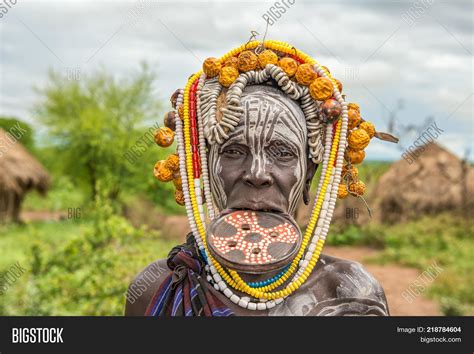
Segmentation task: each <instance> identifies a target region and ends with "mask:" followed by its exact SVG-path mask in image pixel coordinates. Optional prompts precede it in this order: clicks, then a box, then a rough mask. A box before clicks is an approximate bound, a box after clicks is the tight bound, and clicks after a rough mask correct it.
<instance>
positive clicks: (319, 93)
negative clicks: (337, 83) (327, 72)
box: [296, 73, 334, 101]
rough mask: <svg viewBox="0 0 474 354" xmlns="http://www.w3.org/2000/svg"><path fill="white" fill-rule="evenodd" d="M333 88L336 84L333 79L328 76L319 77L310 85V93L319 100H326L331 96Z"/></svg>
mask: <svg viewBox="0 0 474 354" xmlns="http://www.w3.org/2000/svg"><path fill="white" fill-rule="evenodd" d="M296 74H298V73H296ZM333 90H334V86H333V84H332V81H331V79H329V78H327V77H318V78H317V79H315V80H313V82H312V83H311V85H309V93H310V95H311V97H313V99H315V100H317V101H324V100H327V99H328V98H331V96H332V92H333Z"/></svg>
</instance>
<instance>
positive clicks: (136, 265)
mask: <svg viewBox="0 0 474 354" xmlns="http://www.w3.org/2000/svg"><path fill="white" fill-rule="evenodd" d="M98 192H99V194H98V198H96V201H95V203H94V213H93V215H94V217H93V218H92V220H91V222H90V223H88V224H87V227H86V228H84V229H82V230H81V231H80V232H79V233H78V234H77V235H75V236H74V237H71V238H69V240H67V241H66V242H64V244H62V245H59V246H57V245H52V244H49V243H47V242H43V240H37V242H35V243H34V244H33V245H32V246H31V251H30V254H29V257H28V258H29V260H30V261H29V266H28V267H27V268H28V269H29V270H30V273H29V276H25V278H27V279H22V282H21V284H16V285H15V287H14V288H13V289H11V290H9V293H8V294H7V300H4V301H3V305H2V301H1V300H2V299H1V298H0V311H1V310H2V308H3V311H4V313H3V314H13V315H18V314H23V315H121V314H123V310H124V304H125V294H126V290H127V287H128V284H129V283H130V281H131V279H132V278H133V277H134V276H135V275H136V274H137V273H138V272H139V271H140V270H141V269H143V268H144V266H145V265H146V264H149V263H151V262H152V261H154V260H156V259H157V258H162V257H164V256H165V255H166V254H167V253H168V251H169V249H170V248H171V247H172V245H173V244H174V242H172V241H167V242H165V241H163V240H159V239H157V237H158V234H157V233H156V232H155V233H152V232H149V231H147V230H145V229H136V228H134V227H133V226H131V225H130V223H129V222H128V221H127V220H126V219H124V218H123V217H121V216H119V215H118V214H117V211H118V209H119V206H118V205H116V204H113V203H112V202H111V201H110V199H108V198H107V196H108V192H109V191H108V190H104V189H102V188H101V185H100V184H99V189H98ZM30 245H31V241H30ZM0 314H2V313H1V312H0Z"/></svg>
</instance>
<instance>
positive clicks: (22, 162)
mask: <svg viewBox="0 0 474 354" xmlns="http://www.w3.org/2000/svg"><path fill="white" fill-rule="evenodd" d="M0 142H1V144H0V145H1V146H2V149H0V193H2V191H3V192H14V193H16V194H18V195H21V194H23V193H25V192H26V191H28V190H30V189H33V188H34V189H37V190H38V191H39V192H40V193H44V192H46V190H47V189H48V186H49V181H50V178H49V175H48V172H47V171H46V170H45V169H44V167H43V166H42V165H41V164H40V163H39V162H38V161H37V160H36V159H35V158H34V157H33V156H31V154H30V153H29V152H28V151H27V150H26V149H25V148H24V147H23V146H22V145H21V143H20V142H18V141H16V142H14V143H12V138H10V137H9V136H7V133H6V132H5V131H4V130H3V129H1V128H0Z"/></svg>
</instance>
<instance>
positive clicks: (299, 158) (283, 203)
mask: <svg viewBox="0 0 474 354" xmlns="http://www.w3.org/2000/svg"><path fill="white" fill-rule="evenodd" d="M242 106H243V107H244V113H243V116H242V119H241V120H240V122H239V125H238V126H237V127H236V129H235V130H234V131H233V132H231V133H230V134H229V139H228V140H226V141H225V142H224V143H223V144H222V145H213V146H211V149H210V156H209V165H210V174H211V186H212V192H213V196H214V199H215V201H216V203H217V205H218V207H219V209H221V210H222V209H227V208H235V209H252V210H269V211H279V212H285V213H288V214H293V213H294V212H295V210H296V206H297V204H298V202H299V200H300V198H301V195H302V193H303V190H304V188H305V182H306V180H307V162H308V160H307V156H306V155H307V152H306V151H307V150H306V149H307V130H306V121H305V117H304V114H303V112H302V110H301V109H300V107H299V106H298V105H297V104H296V103H295V102H294V101H292V100H291V99H290V98H288V97H286V96H285V94H283V93H282V92H281V91H279V90H277V89H275V88H273V87H269V86H261V85H256V86H249V87H247V88H246V89H245V91H244V93H243V95H242ZM310 177H311V178H312V175H311V176H310Z"/></svg>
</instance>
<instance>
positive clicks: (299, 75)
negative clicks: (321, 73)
mask: <svg viewBox="0 0 474 354" xmlns="http://www.w3.org/2000/svg"><path fill="white" fill-rule="evenodd" d="M317 77H318V74H317V73H316V71H314V69H313V65H311V64H308V63H306V64H301V65H300V66H298V69H297V70H296V73H295V78H296V81H297V82H298V83H299V84H301V85H305V86H308V85H309V84H311V83H312V82H313V81H314V79H316V78H317Z"/></svg>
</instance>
